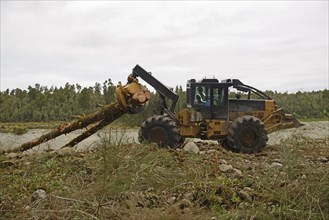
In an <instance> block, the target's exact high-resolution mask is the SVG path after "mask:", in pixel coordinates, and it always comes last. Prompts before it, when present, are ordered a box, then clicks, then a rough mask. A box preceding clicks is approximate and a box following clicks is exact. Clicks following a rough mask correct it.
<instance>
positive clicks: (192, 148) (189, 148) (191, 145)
mask: <svg viewBox="0 0 329 220" xmlns="http://www.w3.org/2000/svg"><path fill="white" fill-rule="evenodd" d="M183 150H184V151H187V152H191V153H195V154H197V153H199V152H200V149H199V147H198V145H196V144H195V143H194V142H188V143H187V144H185V146H184V148H183Z"/></svg>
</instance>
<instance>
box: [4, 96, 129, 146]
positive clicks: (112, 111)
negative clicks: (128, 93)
mask: <svg viewBox="0 0 329 220" xmlns="http://www.w3.org/2000/svg"><path fill="white" fill-rule="evenodd" d="M125 113H126V110H125V109H123V108H121V107H120V105H119V103H118V102H114V103H111V104H109V105H105V106H103V107H102V108H101V109H100V110H98V111H96V112H94V113H92V114H89V115H86V116H83V117H81V118H80V119H79V120H77V121H74V122H71V123H68V124H63V125H60V126H59V127H58V128H57V129H55V130H53V131H51V132H49V133H47V134H44V135H42V136H41V137H39V138H37V139H34V140H32V141H29V142H26V143H24V144H22V145H21V146H19V147H18V148H16V149H13V150H9V151H7V152H17V151H25V150H28V149H31V148H33V147H34V146H36V145H39V144H41V143H43V142H46V141H48V140H51V139H53V138H56V137H58V136H60V135H62V134H67V133H70V132H72V131H74V130H77V129H81V128H85V127H87V126H88V125H90V124H93V123H96V122H98V121H101V122H100V123H99V124H98V125H95V126H93V127H92V128H91V130H90V129H88V130H87V131H86V132H84V133H83V134H81V135H80V136H78V137H77V138H75V139H74V140H72V141H71V142H70V143H68V144H67V145H70V146H74V145H75V144H76V143H79V142H80V141H82V140H83V139H85V138H87V137H89V136H90V135H91V134H93V133H95V132H96V131H98V130H99V129H101V128H103V127H105V126H106V125H108V124H110V123H111V122H113V121H114V120H115V119H117V118H119V117H121V116H122V115H123V114H125ZM89 133H90V134H89ZM74 143H75V144H74Z"/></svg>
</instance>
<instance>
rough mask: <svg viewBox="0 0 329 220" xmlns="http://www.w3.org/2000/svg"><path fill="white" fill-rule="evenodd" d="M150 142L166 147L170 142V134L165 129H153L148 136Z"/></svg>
mask: <svg viewBox="0 0 329 220" xmlns="http://www.w3.org/2000/svg"><path fill="white" fill-rule="evenodd" d="M148 140H149V141H151V142H155V143H157V144H158V145H159V146H164V145H165V144H166V142H167V140H168V134H167V131H166V129H165V128H163V127H158V126H156V127H153V128H152V129H151V130H150V133H149V135H148Z"/></svg>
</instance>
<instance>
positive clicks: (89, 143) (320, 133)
mask: <svg viewBox="0 0 329 220" xmlns="http://www.w3.org/2000/svg"><path fill="white" fill-rule="evenodd" d="M49 131H50V130H47V129H32V130H29V131H28V132H27V133H25V134H23V135H16V134H12V133H0V149H1V150H8V149H12V148H15V147H18V146H19V145H21V144H23V143H25V142H27V141H30V140H32V139H35V138H38V137H40V136H41V135H43V134H45V133H47V132H49ZM83 131H84V130H78V131H74V132H71V133H69V134H66V135H62V136H59V137H57V138H55V139H53V140H50V141H48V142H46V143H43V144H41V145H39V146H36V147H34V148H33V149H31V150H29V151H28V152H33V151H38V152H40V151H45V150H50V149H51V150H56V149H59V148H60V147H62V146H64V145H65V144H66V143H68V142H69V141H71V140H72V139H73V138H75V137H76V136H78V135H79V134H81V133H82V132H83ZM293 135H298V136H303V137H307V138H311V139H323V138H329V121H320V122H307V123H305V125H304V126H302V127H300V128H292V129H287V130H282V131H277V132H274V133H272V134H270V135H269V141H268V144H270V145H273V144H278V143H279V142H280V141H282V140H284V139H286V138H289V137H291V136H293ZM102 137H103V138H104V137H105V138H107V139H109V138H110V139H111V140H112V141H114V142H116V141H120V140H121V139H122V140H123V141H125V142H129V143H133V142H135V143H137V142H138V129H110V128H105V129H103V130H101V131H99V132H97V133H96V134H94V135H92V136H90V137H89V138H87V139H85V140H84V141H82V142H80V143H79V144H78V145H77V146H75V148H76V149H77V150H81V149H86V148H87V149H91V148H93V147H95V146H96V145H97V143H99V141H100V140H101V138H102Z"/></svg>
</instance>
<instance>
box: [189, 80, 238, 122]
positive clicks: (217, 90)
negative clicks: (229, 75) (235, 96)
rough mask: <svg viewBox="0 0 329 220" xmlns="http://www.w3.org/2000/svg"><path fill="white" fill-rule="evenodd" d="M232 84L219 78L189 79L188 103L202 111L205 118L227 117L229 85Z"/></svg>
mask: <svg viewBox="0 0 329 220" xmlns="http://www.w3.org/2000/svg"><path fill="white" fill-rule="evenodd" d="M231 85H232V84H231V83H221V82H219V81H218V80H217V79H202V80H201V81H196V80H195V79H191V80H188V81H187V86H186V91H187V104H188V106H189V107H192V108H194V109H195V110H196V111H199V112H201V114H202V115H203V117H204V118H205V119H227V118H228V115H229V113H228V87H229V86H231Z"/></svg>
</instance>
